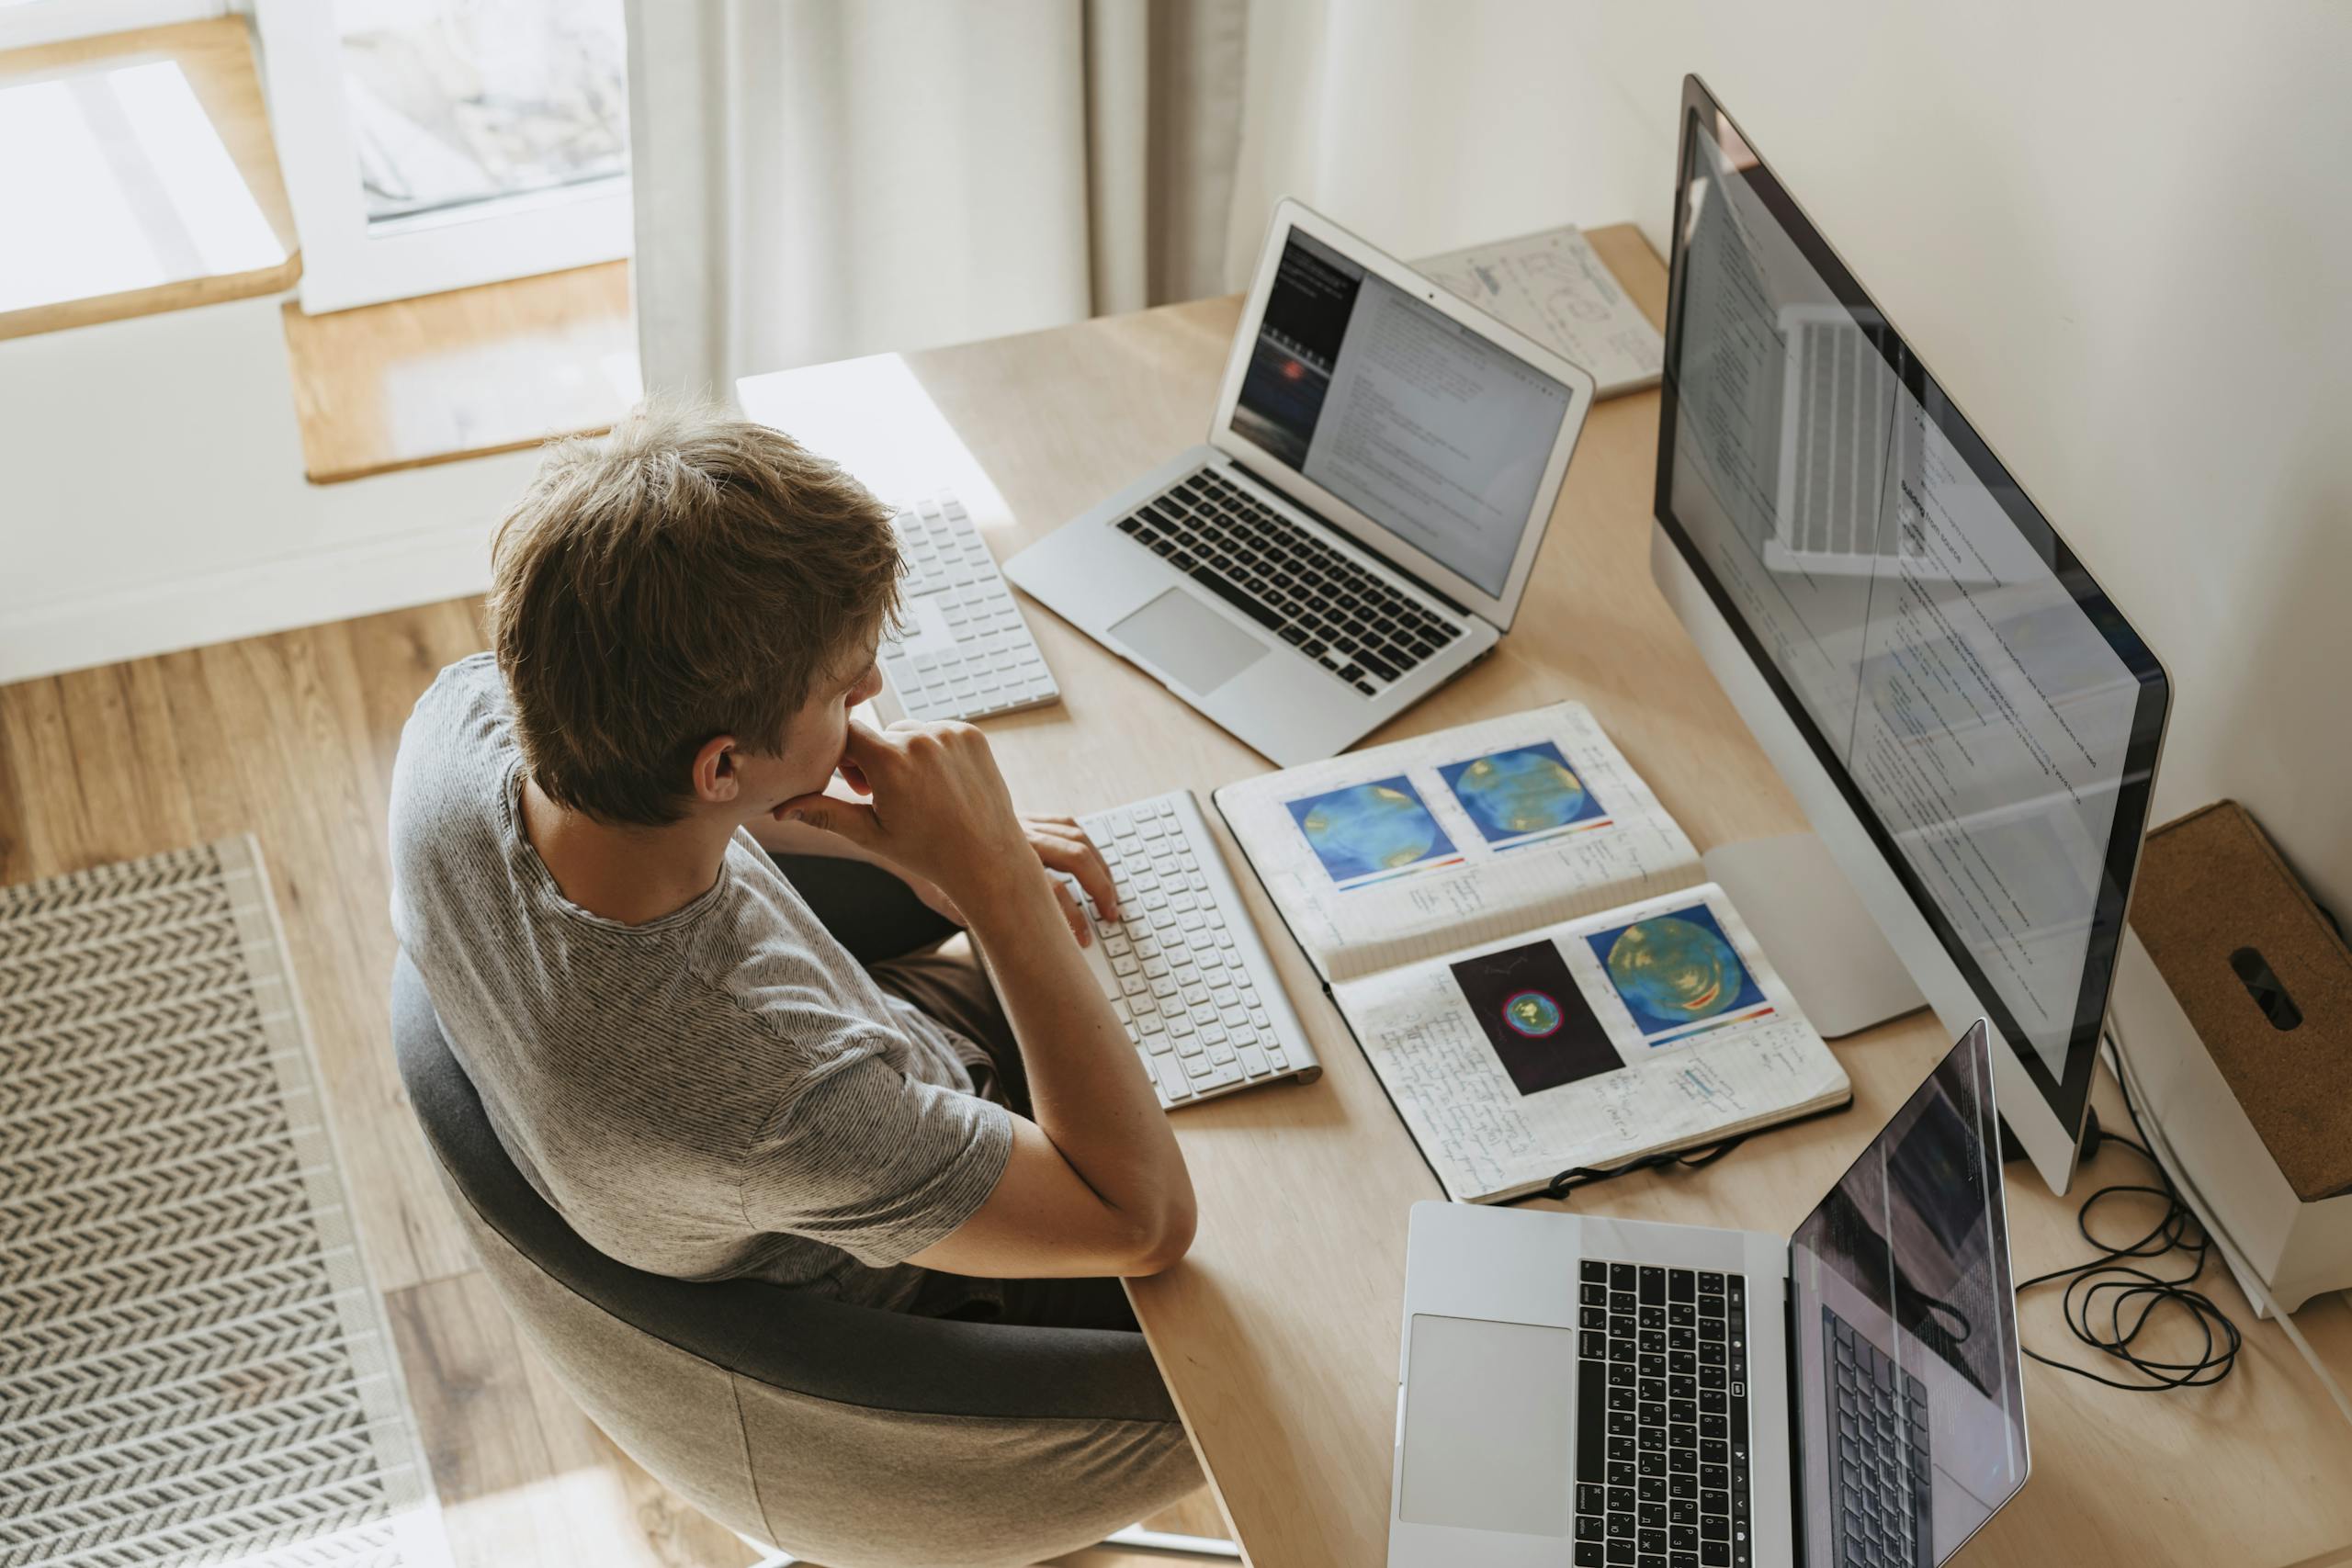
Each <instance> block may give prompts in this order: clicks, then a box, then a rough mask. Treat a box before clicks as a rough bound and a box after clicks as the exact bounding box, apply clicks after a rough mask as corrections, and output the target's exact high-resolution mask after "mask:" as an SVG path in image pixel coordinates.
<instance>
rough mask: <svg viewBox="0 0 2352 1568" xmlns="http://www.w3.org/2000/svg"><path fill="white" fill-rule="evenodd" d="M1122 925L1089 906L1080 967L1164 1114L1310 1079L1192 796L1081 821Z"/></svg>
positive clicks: (1308, 1055) (1288, 1015)
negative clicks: (1123, 1033) (1096, 984)
mask: <svg viewBox="0 0 2352 1568" xmlns="http://www.w3.org/2000/svg"><path fill="white" fill-rule="evenodd" d="M1079 820H1080V823H1081V824H1082V825H1083V826H1084V827H1085V829H1086V831H1087V834H1088V836H1089V837H1091V839H1093V840H1094V843H1095V847H1096V848H1098V849H1100V850H1101V851H1102V852H1103V859H1104V860H1105V861H1107V862H1109V863H1110V866H1111V876H1112V879H1113V881H1114V884H1115V885H1116V886H1117V890H1118V895H1119V912H1120V913H1121V914H1122V915H1123V916H1125V919H1118V920H1104V919H1102V918H1101V916H1100V915H1099V914H1098V913H1097V912H1096V911H1095V910H1094V909H1093V908H1092V905H1091V901H1090V903H1089V906H1088V911H1087V912H1088V913H1089V914H1090V915H1092V916H1093V917H1094V932H1095V938H1096V940H1095V942H1093V944H1092V945H1091V946H1090V947H1088V948H1087V949H1086V954H1087V962H1088V964H1091V966H1092V967H1093V969H1094V971H1095V977H1096V978H1097V979H1099V980H1101V981H1102V983H1103V994H1104V995H1105V996H1108V997H1109V998H1111V1002H1112V1005H1113V1006H1114V1008H1116V1009H1117V1010H1118V1013H1119V1017H1120V1020H1121V1021H1123V1022H1125V1024H1126V1026H1127V1032H1128V1033H1129V1034H1130V1035H1131V1036H1133V1037H1134V1040H1135V1045H1136V1055H1137V1056H1138V1057H1140V1058H1141V1059H1142V1061H1143V1065H1144V1068H1145V1070H1146V1071H1148V1073H1150V1074H1151V1076H1152V1080H1153V1082H1154V1083H1156V1084H1157V1085H1158V1086H1159V1102H1160V1104H1162V1105H1164V1106H1167V1107H1169V1108H1170V1110H1173V1109H1174V1108H1175V1107H1177V1106H1179V1105H1190V1104H1193V1102H1194V1101H1196V1100H1208V1099H1212V1098H1214V1097H1216V1096H1217V1095H1220V1094H1230V1093H1232V1092H1233V1091H1234V1090H1235V1089H1248V1088H1249V1087H1250V1086H1251V1085H1252V1084H1261V1083H1268V1082H1271V1081H1272V1080H1273V1079H1276V1078H1298V1079H1300V1080H1302V1081H1304V1080H1306V1079H1311V1078H1314V1077H1319V1076H1320V1075H1321V1073H1322V1071H1323V1067H1322V1064H1320V1063H1319V1062H1317V1060H1316V1059H1315V1051H1314V1048H1313V1047H1312V1046H1310V1045H1308V1044H1307V1043H1306V1032H1305V1031H1304V1030H1302V1029H1300V1028H1299V1026H1298V1016H1297V1014H1295V1013H1294V1012H1292V1011H1291V1009H1290V998H1287V997H1285V996H1283V987H1282V982H1281V981H1280V980H1278V979H1276V978H1275V976H1274V965H1273V963H1272V960H1271V959H1270V958H1269V957H1268V956H1267V954H1266V949H1265V944H1264V943H1262V942H1260V941H1259V940H1258V932H1257V931H1256V930H1255V928H1253V927H1252V926H1251V925H1250V916H1249V912H1248V910H1247V909H1246V908H1244V907H1243V905H1242V902H1241V893H1240V890H1239V889H1238V888H1237V887H1235V886H1234V885H1233V878H1232V876H1231V875H1230V874H1227V871H1226V869H1225V860H1224V857H1223V856H1221V855H1219V854H1218V853H1217V849H1216V840H1215V839H1214V838H1212V837H1211V836H1210V834H1209V828H1208V823H1207V822H1206V821H1204V819H1203V818H1202V817H1201V808H1200V805H1199V803H1198V802H1196V801H1194V800H1193V795H1192V792H1191V791H1190V790H1178V791H1176V792H1175V793H1174V794H1171V795H1154V796H1152V797H1151V798H1150V799H1148V800H1138V801H1133V802H1131V803H1129V804H1128V805H1125V806H1121V807H1114V808H1112V809H1111V810H1109V811H1097V812H1095V813H1093V814H1092V815H1091V816H1088V817H1081V818H1079Z"/></svg>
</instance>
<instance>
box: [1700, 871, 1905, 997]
mask: <svg viewBox="0 0 2352 1568" xmlns="http://www.w3.org/2000/svg"><path fill="white" fill-rule="evenodd" d="M1701 858H1702V860H1704V861H1705V863H1706V866H1707V874H1708V876H1709V877H1711V878H1713V880H1714V881H1715V883H1716V884H1718V885H1719V886H1721V887H1722V888H1723V890H1724V892H1725V893H1726V894H1728V895H1730V897H1731V904H1732V908H1735V909H1737V910H1738V911H1739V918H1740V919H1743V920H1745V921H1747V929H1748V930H1749V931H1753V932H1755V933H1756V940H1757V941H1758V942H1761V943H1762V944H1763V947H1764V956H1765V957H1767V958H1769V959H1770V960H1771V961H1772V967H1773V968H1775V969H1777V970H1779V971H1780V972H1781V979H1782V980H1783V981H1785V982H1786V983H1787V985H1788V987H1789V989H1790V991H1791V992H1792V993H1793V994H1794V995H1795V997H1796V999H1797V1006H1799V1007H1800V1008H1803V1009H1804V1014H1805V1017H1807V1018H1808V1019H1810V1020H1811V1021H1813V1027H1814V1028H1815V1030H1817V1031H1819V1032H1820V1033H1821V1035H1822V1037H1823V1038H1824V1039H1826V1040H1836V1039H1838V1038H1839V1037H1840V1036H1842V1035H1847V1034H1852V1033H1854V1032H1856V1031H1858V1030H1863V1029H1868V1028H1869V1027H1870V1026H1871V1025H1872V1024H1874V1023H1883V1022H1885V1021H1887V1020H1888V1019H1890V1018H1899V1017H1901V1016H1902V1015H1903V1014H1905V1013H1906V1012H1910V1011H1912V1010H1915V1009H1917V1008H1923V1007H1926V1006H1927V1005H1928V998H1926V997H1924V996H1922V995H1921V994H1920V992H1919V987H1918V986H1917V984H1915V983H1914V982H1913V981H1912V978H1911V972H1910V971H1909V970H1908V969H1905V967H1904V966H1903V960H1901V959H1900V958H1897V957H1896V956H1895V955H1894V948H1892V947H1890V946H1888V945H1887V941H1886V938H1885V937H1884V936H1883V934H1881V932H1880V931H1879V929H1878V922H1877V921H1875V920H1873V919H1871V914H1870V911H1869V909H1867V908H1864V907H1863V905H1862V900H1861V898H1860V896H1858V895H1857V894H1856V893H1855V892H1854V887H1853V884H1851V883H1849V882H1848V881H1847V880H1846V874H1845V873H1844V872H1842V871H1840V870H1838V863H1837V862H1836V861H1834V860H1832V859H1830V857H1829V849H1828V846H1826V844H1824V843H1823V842H1822V841H1821V840H1820V839H1819V838H1818V837H1816V836H1815V835H1814V834H1812V833H1785V834H1782V835H1781V836H1780V837H1779V838H1773V839H1743V840H1740V841H1739V842H1737V843H1736V844H1719V845H1717V846H1716V847H1715V848H1713V849H1712V850H1709V851H1708V852H1706V853H1705V854H1704V855H1703V856H1702V857H1701Z"/></svg>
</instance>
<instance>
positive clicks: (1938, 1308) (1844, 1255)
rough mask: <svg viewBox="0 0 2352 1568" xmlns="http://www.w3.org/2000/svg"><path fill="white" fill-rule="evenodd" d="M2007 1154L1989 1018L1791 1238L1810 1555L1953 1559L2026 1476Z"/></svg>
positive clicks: (1906, 1566)
mask: <svg viewBox="0 0 2352 1568" xmlns="http://www.w3.org/2000/svg"><path fill="white" fill-rule="evenodd" d="M2000 1162H2001V1145H2000V1137H1999V1130H1998V1126H1997V1123H1996V1118H1995V1112H1994V1109H1993V1060H1992V1053H1991V1048H1990V1044H1989V1037H1988V1033H1987V1031H1986V1029H1985V1025H1984V1024H1983V1023H1982V1022H1979V1023H1977V1024H1976V1025H1975V1026H1973V1028H1971V1029H1970V1030H1969V1032H1967V1034H1966V1035H1964V1036H1962V1039H1961V1042H1960V1043H1959V1044H1957V1045H1955V1046H1953V1047H1952V1048H1951V1053H1950V1054H1949V1055H1946V1056H1945V1057H1944V1059H1943V1062H1942V1064H1941V1065H1940V1066H1938V1067H1937V1068H1936V1070H1935V1072H1934V1073H1932V1074H1930V1075H1929V1077H1928V1081H1927V1082H1926V1083H1925V1084H1923V1085H1921V1086H1920V1088H1919V1089H1918V1091H1917V1093H1915V1094H1914V1095H1912V1097H1911V1099H1910V1100H1908V1101H1907V1102H1906V1103H1905V1105H1904V1107H1903V1109H1902V1110H1900V1111H1896V1112H1895V1113H1894V1119H1893V1120H1892V1121H1890V1122H1888V1123H1887V1125H1886V1129H1885V1131H1883V1132H1882V1133H1881V1134H1879V1135H1878V1136H1877V1137H1876V1138H1875V1139H1873V1140H1872V1141H1871V1145H1870V1147H1869V1148H1867V1149H1865V1150H1863V1151H1862V1157H1861V1158H1860V1159H1859V1160H1857V1161H1855V1162H1854V1166H1853V1168H1852V1169H1850V1170H1849V1171H1847V1173H1846V1174H1845V1176H1844V1178H1843V1179H1840V1180H1839V1181H1838V1185H1837V1186H1836V1187H1835V1188H1834V1189H1832V1190H1831V1191H1830V1194H1829V1196H1828V1197H1826V1198H1825V1199H1823V1200H1822V1202H1821V1206H1820V1207H1819V1208H1817V1209H1815V1210H1814V1212H1813V1213H1812V1215H1811V1216H1810V1217H1808V1218H1807V1219H1806V1221H1805V1222H1804V1224H1803V1225H1801V1226H1800V1227H1798V1230H1797V1233H1796V1235H1794V1236H1793V1237H1792V1238H1791V1243H1790V1270H1789V1272H1790V1282H1791V1298H1792V1301H1793V1302H1794V1303H1795V1307H1794V1311H1795V1330H1796V1350H1797V1365H1796V1369H1795V1372H1794V1375H1793V1377H1792V1380H1791V1382H1792V1385H1793V1386H1794V1388H1795V1389H1796V1390H1797V1393H1798V1404H1799V1414H1800V1418H1801V1419H1802V1421H1803V1423H1804V1443H1803V1445H1802V1448H1801V1454H1802V1464H1803V1469H1804V1499H1803V1507H1802V1510H1801V1517H1803V1519H1804V1553H1805V1555H1804V1560H1805V1562H1807V1563H1810V1564H1817V1565H1826V1564H1829V1563H1839V1564H1845V1563H1856V1562H1860V1563H1868V1564H1882V1563H1883V1564H1885V1565H1886V1568H1928V1564H1932V1563H1939V1562H1945V1561H1946V1560H1948V1559H1949V1558H1950V1557H1951V1555H1952V1553H1953V1552H1955V1551H1958V1550H1959V1549H1960V1545H1961V1543H1962V1541H1964V1540H1967V1539H1968V1538H1969V1537H1970V1536H1971V1535H1973V1534H1974V1533H1975V1531H1976V1529H1977V1527H1978V1526H1980V1525H1982V1524H1983V1523H1984V1522H1985V1520H1986V1519H1988V1518H1990V1517H1992V1516H1993V1512H1994V1510H1996V1508H1998V1507H2000V1506H2001V1505H2002V1504H2004V1503H2006V1502H2007V1501H2008V1500H2009V1498H2010V1497H2011V1496H2012V1495H2015V1493H2016V1492H2017V1489H2018V1487H2019V1486H2020V1485H2022V1484H2024V1483H2025V1474H2026V1439H2025V1395H2024V1390H2023V1386H2022V1382H2021V1380H2020V1376H2019V1373H2020V1364H2019V1361H2018V1337H2017V1308H2016V1297H2015V1294H2014V1292H2013V1291H2012V1289H2011V1286H2010V1283H2009V1240H2008V1225H2007V1216H2006V1214H2005V1213H2004V1210H2003V1204H2002V1192H2001V1163H2000Z"/></svg>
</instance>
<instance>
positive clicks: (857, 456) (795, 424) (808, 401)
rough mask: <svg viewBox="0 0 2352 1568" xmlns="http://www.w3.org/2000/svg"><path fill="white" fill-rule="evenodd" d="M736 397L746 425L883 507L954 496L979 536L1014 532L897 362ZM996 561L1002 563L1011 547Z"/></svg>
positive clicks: (782, 378) (811, 374)
mask: <svg viewBox="0 0 2352 1568" xmlns="http://www.w3.org/2000/svg"><path fill="white" fill-rule="evenodd" d="M735 395H736V399H737V400H738V401H739V402H741V404H742V406H743V414H744V417H746V418H747V419H754V420H757V421H758V422H759V423H762V424H764V425H768V426H770V427H772V428H774V429H776V430H781V431H783V432H784V433H785V434H787V435H789V436H791V437H792V438H793V439H794V440H796V441H797V442H799V443H800V444H801V445H802V446H806V447H808V448H809V450H810V451H812V452H821V453H823V454H824V455H825V456H826V457H831V459H832V460H833V461H835V462H836V463H839V464H840V465H841V466H842V468H847V469H848V470H849V471H850V472H851V473H853V474H855V475H856V476H857V478H858V479H859V480H860V481H861V482H863V483H864V484H865V487H866V488H867V489H868V490H870V491H873V492H874V493H875V494H876V495H877V496H880V497H881V498H882V499H883V500H885V501H888V502H900V503H902V502H910V501H912V500H913V499H914V498H916V497H918V496H925V495H933V494H936V493H937V492H939V491H943V490H944V491H954V492H955V493H956V496H957V497H958V498H959V499H960V500H962V502H964V505H965V506H966V508H967V509H968V510H969V511H970V513H971V514H972V521H973V522H974V523H976V524H978V526H979V528H980V530H981V531H982V532H983V533H987V532H989V531H991V530H1001V529H1006V528H1010V527H1011V526H1012V522H1013V518H1012V512H1011V510H1010V509H1008V508H1007V507H1006V505H1005V503H1004V497H1003V496H1002V495H1001V494H999V493H998V491H997V488H996V485H995V483H994V482H993V481H992V480H990V479H989V476H988V470H987V469H985V468H982V467H981V466H980V460H979V459H978V457H974V456H973V455H972V449H971V448H970V447H968V446H965V445H964V438H963V437H962V436H960V435H958V434H956V429H955V427H954V426H953V425H951V424H950V423H948V422H947V416H946V415H945V414H944V413H942V412H940V409H939V405H938V404H937V403H935V402H933V400H932V397H931V394H930V393H929V392H927V391H925V390H924V389H923V385H922V380H921V379H919V378H917V377H916V375H915V373H914V371H913V370H912V369H911V368H910V367H909V366H908V364H907V361H906V356H905V355H898V354H873V355H866V356H865V358H863V359H843V360H838V361H836V362H834V363H833V364H831V365H811V366H809V367H806V368H805V369H800V370H779V371H775V372H774V373H772V374H770V375H765V376H746V377H744V378H742V379H741V380H739V381H737V382H736V383H735ZM997 553H998V558H1000V559H1001V558H1003V557H1004V556H1005V555H1006V554H1008V553H1010V547H1009V546H1007V547H1001V548H1000V549H999V550H998V552H997Z"/></svg>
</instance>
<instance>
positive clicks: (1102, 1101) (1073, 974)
mask: <svg viewBox="0 0 2352 1568" xmlns="http://www.w3.org/2000/svg"><path fill="white" fill-rule="evenodd" d="M967 913H970V914H972V916H973V919H972V927H971V929H972V935H973V938H974V940H976V941H977V942H978V943H979V944H980V948H981V951H982V952H983V953H985V954H986V955H987V957H988V961H989V970H990V972H991V973H992V974H993V976H994V977H995V980H996V987H997V993H998V995H999V996H1000V997H1001V998H1002V999H1003V1002H1004V1008H1005V1013H1006V1016H1007V1017H1009V1018H1010V1019H1011V1020H1012V1031H1013V1034H1014V1035H1015V1037H1017V1038H1018V1039H1019V1040H1020V1042H1021V1055H1022V1061H1023V1066H1025V1067H1026V1068H1027V1070H1028V1077H1029V1094H1030V1100H1031V1103H1032V1106H1033V1108H1034V1110H1035V1114H1036V1121H1037V1124H1038V1126H1039V1127H1041V1128H1043V1129H1044V1130H1045V1133H1046V1136H1047V1137H1049V1138H1051V1139H1052V1140H1053V1142H1054V1145H1055V1147H1057V1148H1058V1149H1059V1150H1060V1151H1061V1154H1062V1157H1063V1158H1065V1159H1067V1160H1069V1163H1070V1165H1071V1167H1072V1168H1074V1169H1076V1170H1077V1172H1078V1173H1079V1175H1080V1177H1082V1178H1083V1179H1085V1181H1086V1183H1087V1185H1088V1186H1090V1187H1091V1188H1093V1189H1094V1190H1095V1192H1096V1194H1097V1195H1099V1196H1100V1197H1101V1198H1102V1199H1103V1201H1104V1202H1106V1203H1109V1204H1110V1205H1112V1206H1113V1207H1114V1208H1117V1209H1120V1210H1122V1211H1124V1212H1126V1213H1131V1214H1134V1215H1135V1216H1136V1218H1137V1219H1138V1220H1139V1221H1142V1222H1146V1223H1149V1224H1155V1225H1159V1224H1174V1223H1177V1222H1179V1221H1181V1223H1182V1225H1183V1227H1184V1228H1185V1229H1186V1230H1187V1231H1188V1232H1189V1229H1190V1226H1191V1224H1192V1215H1193V1188H1192V1179H1191V1178H1190V1176H1188V1175H1187V1174H1186V1172H1185V1169H1184V1156H1183V1155H1182V1153H1181V1152H1180V1151H1179V1150H1178V1148H1177V1146H1176V1137H1175V1134H1173V1133H1172V1132H1170V1129H1169V1126H1168V1115H1167V1112H1165V1111H1162V1110H1161V1109H1160V1108H1159V1096H1158V1094H1157V1093H1156V1092H1155V1091H1154V1089H1153V1088H1152V1085H1151V1080H1150V1079H1149V1078H1148V1077H1147V1076H1146V1075H1145V1074H1144V1072H1143V1071H1142V1069H1141V1068H1140V1067H1139V1066H1137V1064H1136V1054H1135V1047H1134V1044H1133V1043H1132V1042H1131V1041H1130V1040H1129V1039H1128V1037H1127V1032H1126V1028H1125V1025H1124V1024H1122V1023H1120V1021H1119V1018H1118V1015H1117V1014H1116V1013H1114V1011H1112V1010H1111V1004H1110V1003H1109V1002H1108V1001H1107V1000H1105V999H1104V998H1103V992H1102V990H1101V988H1100V987H1098V986H1097V985H1096V984H1095V980H1094V976H1093V972H1092V971H1091V970H1090V969H1088V968H1087V966H1086V961H1085V959H1084V958H1083V957H1082V956H1081V955H1080V953H1079V950H1078V946H1077V944H1076V943H1075V942H1071V941H1070V935H1069V927H1068V926H1067V925H1066V924H1064V923H1063V920H1062V915H1061V911H1060V909H1059V908H1057V906H1056V904H1055V902H1054V898H1053V895H1052V893H1051V892H1050V891H1049V890H1048V887H1047V886H1046V883H1045V881H1044V879H1043V878H1040V877H1031V876H1023V877H1016V878H1010V879H1008V880H1007V881H1006V882H1005V883H1004V884H1003V885H1001V886H996V887H994V888H992V889H991V890H990V891H989V896H988V898H987V902H986V905H985V907H984V908H983V909H982V910H979V911H973V910H971V909H970V908H969V907H968V906H967Z"/></svg>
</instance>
